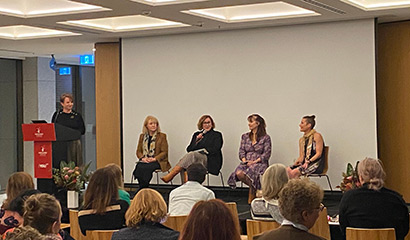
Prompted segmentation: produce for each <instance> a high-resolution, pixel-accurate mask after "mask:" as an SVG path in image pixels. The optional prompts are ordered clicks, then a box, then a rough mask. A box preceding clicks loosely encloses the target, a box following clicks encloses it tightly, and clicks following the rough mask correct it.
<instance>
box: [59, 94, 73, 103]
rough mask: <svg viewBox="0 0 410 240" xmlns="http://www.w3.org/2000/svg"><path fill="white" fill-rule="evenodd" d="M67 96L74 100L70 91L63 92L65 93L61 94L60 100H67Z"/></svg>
mask: <svg viewBox="0 0 410 240" xmlns="http://www.w3.org/2000/svg"><path fill="white" fill-rule="evenodd" d="M66 98H68V99H70V100H71V102H73V101H74V100H73V95H72V94H70V93H63V94H61V96H60V102H61V103H64V100H65V99H66Z"/></svg>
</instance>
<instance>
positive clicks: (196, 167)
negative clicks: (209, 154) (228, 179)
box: [187, 163, 207, 184]
mask: <svg viewBox="0 0 410 240" xmlns="http://www.w3.org/2000/svg"><path fill="white" fill-rule="evenodd" d="M187 172H188V181H195V182H199V183H201V184H202V183H203V182H204V181H205V176H206V173H207V169H206V167H205V166H204V165H202V164H201V163H193V164H191V165H190V166H189V167H188V169H187Z"/></svg>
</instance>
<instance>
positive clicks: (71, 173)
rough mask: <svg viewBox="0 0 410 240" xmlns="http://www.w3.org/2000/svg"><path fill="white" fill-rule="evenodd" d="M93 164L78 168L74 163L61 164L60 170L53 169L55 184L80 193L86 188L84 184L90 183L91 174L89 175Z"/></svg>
mask: <svg viewBox="0 0 410 240" xmlns="http://www.w3.org/2000/svg"><path fill="white" fill-rule="evenodd" d="M90 164H91V162H89V163H88V164H87V165H85V166H82V167H78V166H75V163H74V162H72V161H71V162H68V163H66V162H64V161H62V162H61V163H60V169H57V168H53V179H54V183H55V184H56V185H57V187H59V188H64V189H67V190H72V191H77V192H79V191H80V190H81V189H83V188H84V183H86V182H88V179H89V178H90V174H89V173H87V171H88V168H89V167H90Z"/></svg>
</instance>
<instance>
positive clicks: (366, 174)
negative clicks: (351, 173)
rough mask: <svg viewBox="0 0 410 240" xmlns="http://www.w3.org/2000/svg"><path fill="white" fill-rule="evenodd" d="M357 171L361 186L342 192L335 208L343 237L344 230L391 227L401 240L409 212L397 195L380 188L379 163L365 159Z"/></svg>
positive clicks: (407, 222)
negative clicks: (350, 228) (337, 210)
mask: <svg viewBox="0 0 410 240" xmlns="http://www.w3.org/2000/svg"><path fill="white" fill-rule="evenodd" d="M357 168H358V170H357V171H358V175H359V181H360V183H361V185H362V187H360V188H357V189H352V190H349V191H347V192H345V193H344V194H343V197H342V200H341V202H340V205H339V223H340V227H341V229H342V233H343V235H345V233H346V227H355V228H394V230H395V232H396V239H397V240H403V239H404V237H405V236H406V235H407V233H408V231H409V210H408V208H407V205H406V203H405V201H404V200H403V197H402V196H401V195H400V194H399V193H397V192H395V191H393V190H390V189H387V188H385V187H384V178H385V176H386V173H385V172H384V170H383V165H382V162H381V161H380V160H378V159H373V158H365V159H364V160H362V161H360V162H359V165H358V167H357Z"/></svg>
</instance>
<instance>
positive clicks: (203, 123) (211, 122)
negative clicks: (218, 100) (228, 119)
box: [202, 121, 212, 124]
mask: <svg viewBox="0 0 410 240" xmlns="http://www.w3.org/2000/svg"><path fill="white" fill-rule="evenodd" d="M211 123H212V122H211V121H209V122H203V123H202V124H211Z"/></svg>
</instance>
